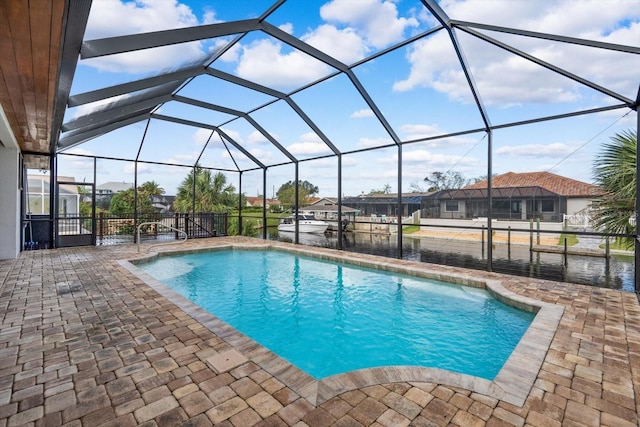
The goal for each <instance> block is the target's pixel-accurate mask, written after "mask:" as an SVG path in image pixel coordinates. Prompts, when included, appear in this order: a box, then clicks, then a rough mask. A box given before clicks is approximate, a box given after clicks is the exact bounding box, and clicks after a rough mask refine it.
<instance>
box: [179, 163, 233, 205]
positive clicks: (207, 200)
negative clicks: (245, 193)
mask: <svg viewBox="0 0 640 427" xmlns="http://www.w3.org/2000/svg"><path fill="white" fill-rule="evenodd" d="M194 175H195V206H193V204H192V200H193V194H194V193H193V190H194V189H193V183H194ZM234 191H235V188H234V187H233V185H231V184H227V177H226V176H225V175H224V174H223V173H221V172H217V173H216V174H215V175H213V174H212V173H211V171H210V170H208V169H203V168H201V167H199V166H197V167H196V168H195V169H194V170H192V171H191V172H189V175H187V177H186V178H185V179H184V180H183V181H182V184H180V187H179V188H178V194H176V200H175V201H174V202H173V207H174V209H175V210H176V211H178V212H189V211H191V210H192V209H193V210H195V211H196V212H222V211H227V210H229V208H230V207H232V206H233V204H234V200H235V195H234Z"/></svg>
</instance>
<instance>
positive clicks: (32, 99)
mask: <svg viewBox="0 0 640 427" xmlns="http://www.w3.org/2000/svg"><path fill="white" fill-rule="evenodd" d="M65 9H66V7H65V0H44V1H41V0H10V1H0V75H1V78H0V104H1V105H2V108H3V110H4V112H5V115H6V117H7V121H8V123H9V127H10V128H11V130H12V131H13V134H14V135H15V138H16V140H17V142H18V145H19V146H20V149H21V151H22V152H23V153H24V152H26V153H43V154H47V155H48V154H49V153H51V152H52V150H53V147H52V135H53V129H52V126H53V124H54V120H53V116H54V104H55V95H56V90H57V84H58V77H59V71H58V70H59V64H60V48H61V40H62V34H63V27H64V19H65V16H64V15H65ZM29 159H31V160H30V163H31V162H36V163H38V161H37V159H44V160H45V166H46V168H48V159H46V157H45V158H43V157H38V156H33V155H31V156H29ZM32 166H33V167H36V168H39V165H29V167H32Z"/></svg>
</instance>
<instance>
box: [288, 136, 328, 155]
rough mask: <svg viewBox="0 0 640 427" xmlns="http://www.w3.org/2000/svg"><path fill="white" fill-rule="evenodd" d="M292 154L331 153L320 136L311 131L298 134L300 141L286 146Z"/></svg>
mask: <svg viewBox="0 0 640 427" xmlns="http://www.w3.org/2000/svg"><path fill="white" fill-rule="evenodd" d="M286 148H287V150H289V152H290V153H291V154H293V155H303V156H304V155H311V154H324V153H331V149H330V148H329V147H328V146H327V144H325V143H324V142H322V140H321V139H320V137H319V136H318V135H316V134H315V133H313V132H308V133H305V134H303V135H301V136H300V142H295V143H293V144H291V145H289V146H287V147H286Z"/></svg>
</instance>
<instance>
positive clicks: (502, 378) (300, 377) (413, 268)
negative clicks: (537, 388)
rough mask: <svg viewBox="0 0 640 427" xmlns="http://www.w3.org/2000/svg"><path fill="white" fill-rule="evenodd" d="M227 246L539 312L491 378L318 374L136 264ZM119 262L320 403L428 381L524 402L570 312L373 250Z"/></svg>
mask: <svg viewBox="0 0 640 427" xmlns="http://www.w3.org/2000/svg"><path fill="white" fill-rule="evenodd" d="M229 249H233V250H252V249H260V250H266V249H272V250H273V249H274V250H283V251H287V252H290V253H295V254H300V255H306V256H312V257H316V258H319V259H325V260H330V261H338V262H343V263H348V264H352V265H357V266H362V267H369V268H375V269H379V270H385V271H390V272H395V273H404V274H410V275H413V276H417V277H422V278H428V279H436V280H442V281H448V282H453V283H456V284H460V285H466V286H473V287H477V288H482V289H486V290H487V291H488V292H490V293H491V294H492V296H494V297H495V298H496V299H498V300H500V301H501V302H503V303H505V304H508V305H511V306H514V307H517V308H520V309H522V310H526V311H529V312H533V313H535V314H536V315H535V317H534V319H533V321H532V322H531V325H530V326H529V328H528V329H527V330H526V332H525V333H524V335H523V336H522V338H521V339H520V341H519V343H518V344H517V346H516V348H515V349H514V350H513V352H512V353H511V355H510V356H509V358H508V359H507V361H506V362H505V364H504V365H503V367H502V368H501V370H500V371H499V372H498V375H497V376H496V377H495V378H494V379H493V381H490V380H487V379H484V378H479V377H474V376H471V375H466V374H460V373H456V372H451V371H447V370H443V369H438V368H429V367H419V366H384V367H376V368H367V369H361V370H356V371H351V372H346V373H342V374H337V375H333V376H330V377H326V378H323V379H321V380H316V379H315V378H313V377H311V376H310V375H308V374H307V373H305V372H304V371H302V370H301V369H299V368H297V367H296V366H294V365H292V364H291V363H289V362H288V361H286V360H284V359H282V358H281V357H280V356H278V355H277V354H275V353H273V352H272V351H271V350H269V349H267V348H266V347H264V346H262V345H260V344H259V343H257V342H256V341H254V340H253V339H251V338H249V337H248V336H246V335H244V334H242V333H241V332H239V331H237V330H236V329H235V328H233V327H232V326H230V325H229V324H227V323H225V322H223V321H222V320H220V319H218V318H217V317H216V316H214V315H213V314H211V313H209V312H207V311H206V310H204V309H203V308H202V307H200V306H198V305H197V304H195V303H193V302H191V301H189V300H188V299H186V298H185V297H183V296H182V295H180V294H179V293H177V292H176V291H174V290H172V289H171V288H169V287H168V286H167V285H165V284H164V283H162V282H160V281H159V280H157V279H155V278H153V277H151V276H150V275H149V274H147V273H146V272H144V271H143V270H142V269H140V268H138V267H137V266H136V264H140V263H143V262H148V261H150V260H153V259H155V258H157V257H158V256H168V255H178V254H187V253H196V252H205V251H216V250H229ZM118 263H119V264H120V265H121V266H122V267H124V268H125V269H127V270H129V271H130V272H131V273H132V274H134V275H135V276H136V277H138V278H139V279H140V280H142V281H143V282H144V283H145V284H147V285H148V286H150V287H151V288H152V289H154V290H156V291H157V292H158V293H159V294H160V295H162V296H163V297H165V298H167V299H168V300H170V301H171V302H173V303H174V304H176V305H177V306H178V307H179V308H180V309H182V310H183V311H184V312H185V313H186V314H188V315H190V316H191V317H193V318H194V319H196V320H198V321H199V322H200V323H202V325H203V326H205V327H207V328H208V329H209V330H211V331H212V332H213V333H214V334H216V335H217V336H218V337H220V338H221V339H222V340H224V341H225V342H226V343H227V344H228V345H229V350H232V349H233V350H236V351H237V352H239V353H240V354H241V355H242V356H244V357H245V358H246V360H248V361H251V362H253V363H255V364H257V365H258V366H260V367H261V368H262V369H264V370H265V371H267V372H269V373H270V374H271V375H273V376H274V377H276V378H277V379H278V380H279V381H281V382H282V383H283V384H285V385H286V386H288V387H290V388H291V389H292V390H294V391H295V392H297V393H298V394H300V395H301V396H302V397H304V398H305V399H307V400H308V401H309V402H310V403H312V404H314V405H320V404H322V403H324V402H326V401H328V400H329V399H331V398H333V397H335V396H337V395H339V394H342V393H344V392H347V391H351V390H355V389H359V388H363V387H368V386H373V385H378V384H387V383H395V382H430V383H437V384H443V385H448V386H453V387H458V388H462V389H466V390H470V391H472V392H476V393H480V394H484V395H487V396H490V397H493V398H496V399H499V400H502V401H505V402H507V403H510V404H513V405H516V406H522V405H524V403H525V401H526V399H527V396H528V395H529V393H530V391H531V388H532V386H533V384H534V382H535V380H536V377H537V375H538V372H539V370H540V368H541V366H542V363H543V361H544V358H545V356H546V354H547V352H548V350H549V347H550V345H551V341H552V340H553V337H554V335H555V332H556V330H557V327H558V325H559V323H560V319H561V317H562V314H563V312H564V307H563V306H560V305H555V304H550V303H545V302H542V301H539V300H535V299H532V298H528V297H525V296H522V295H519V294H517V293H515V292H512V291H510V290H508V289H506V288H505V287H504V286H503V285H502V283H501V282H500V281H499V280H495V279H487V278H481V277H475V276H473V275H472V274H461V273H449V272H447V273H443V272H436V271H432V270H429V269H428V264H425V263H420V262H417V261H404V260H402V262H398V260H392V259H389V258H384V257H380V256H375V255H364V254H354V253H344V252H340V251H337V250H333V249H326V248H315V247H309V246H305V247H300V246H297V245H293V244H288V243H283V242H266V243H262V244H256V243H252V244H249V243H228V244H223V245H212V246H209V247H201V248H197V249H182V250H180V249H171V250H165V251H162V252H159V253H152V254H148V255H146V254H145V255H143V256H141V257H138V258H132V259H129V260H120V261H118ZM208 364H209V366H210V367H211V368H212V369H214V370H215V367H214V365H213V363H210V362H209V361H208Z"/></svg>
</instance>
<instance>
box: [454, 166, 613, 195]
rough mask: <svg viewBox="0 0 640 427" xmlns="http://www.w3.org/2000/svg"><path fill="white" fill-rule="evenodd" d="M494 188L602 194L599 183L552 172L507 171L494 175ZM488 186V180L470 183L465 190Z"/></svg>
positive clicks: (569, 193) (563, 193)
mask: <svg viewBox="0 0 640 427" xmlns="http://www.w3.org/2000/svg"><path fill="white" fill-rule="evenodd" d="M491 186H492V188H496V189H497V188H520V187H540V188H544V189H545V190H549V191H551V192H553V193H556V194H558V195H561V196H573V197H591V196H598V195H601V194H602V189H601V188H600V187H598V186H597V185H593V184H587V183H586V182H582V181H578V180H575V179H571V178H567V177H564V176H560V175H556V174H554V173H551V172H523V173H516V172H507V173H504V174H502V175H498V176H495V177H493V179H492V180H491ZM483 188H487V180H484V181H480V182H477V183H475V184H472V185H468V186H466V187H464V188H463V190H476V189H478V190H479V189H483Z"/></svg>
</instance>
